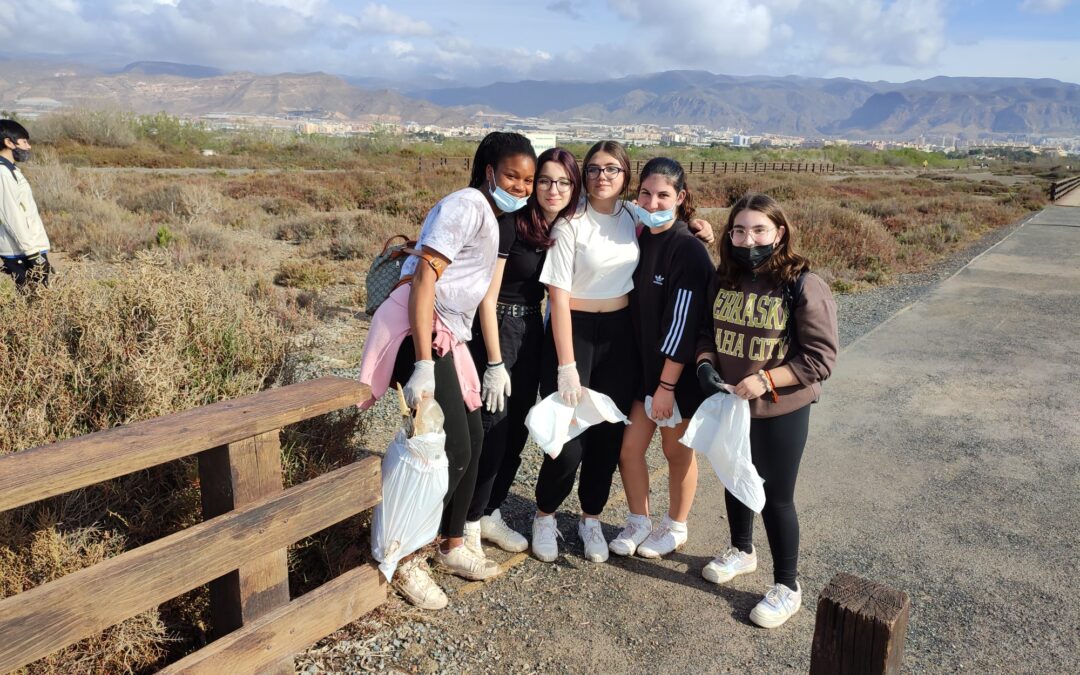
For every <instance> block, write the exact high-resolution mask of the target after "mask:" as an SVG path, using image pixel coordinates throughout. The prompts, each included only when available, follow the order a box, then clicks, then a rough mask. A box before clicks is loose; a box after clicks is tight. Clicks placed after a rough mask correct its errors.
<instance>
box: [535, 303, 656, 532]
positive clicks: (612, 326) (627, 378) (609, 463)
mask: <svg viewBox="0 0 1080 675" xmlns="http://www.w3.org/2000/svg"><path fill="white" fill-rule="evenodd" d="M570 322H571V326H572V328H573V336H574V358H575V360H576V362H577V370H578V375H579V376H580V377H581V386H582V387H588V388H589V389H592V390H594V391H598V392H600V393H601V394H607V395H608V396H610V397H611V399H612V400H613V401H614V402H615V405H616V406H618V408H619V410H621V411H622V412H623V413H624V414H629V412H630V404H631V403H632V402H633V400H634V394H635V393H636V392H637V380H638V375H639V373H638V371H639V370H640V368H639V367H638V355H637V346H636V345H635V343H634V330H633V326H632V325H631V323H630V310H629V309H620V310H618V311H615V312H602V313H594V312H576V311H572V312H570ZM557 369H558V358H557V357H556V354H555V340H554V337H553V336H552V334H551V328H550V326H549V327H548V331H547V334H546V336H545V343H544V358H543V370H542V371H541V376H540V395H541V396H547V395H549V394H551V393H553V392H555V391H558V385H557V384H556V376H557ZM624 428H625V425H624V424H622V423H610V422H602V423H600V424H597V425H595V426H591V427H589V428H588V429H586V430H585V432H584V433H582V434H581V435H580V436H578V437H577V438H574V439H572V440H570V441H567V443H566V445H564V446H563V449H562V452H561V453H559V456H558V457H557V458H555V459H552V458H551V457H550V456H548V455H545V456H544V463H543V464H542V465H541V466H540V476H539V478H538V479H537V481H536V508H537V509H539V510H540V511H541V512H543V513H554V512H555V511H556V510H557V509H558V508H559V506H560V505H562V503H563V500H565V499H566V498H567V497H568V496H569V495H570V491H571V490H573V489H574V475H575V474H576V473H577V470H578V467H579V466H580V467H581V478H580V480H579V481H578V498H579V500H580V501H581V510H582V512H584V513H588V514H590V515H599V514H600V513H601V512H603V510H604V506H606V505H607V500H608V497H609V496H610V494H611V479H612V476H614V475H615V469H616V468H618V466H619V449H620V448H621V447H622V437H623V429H624Z"/></svg>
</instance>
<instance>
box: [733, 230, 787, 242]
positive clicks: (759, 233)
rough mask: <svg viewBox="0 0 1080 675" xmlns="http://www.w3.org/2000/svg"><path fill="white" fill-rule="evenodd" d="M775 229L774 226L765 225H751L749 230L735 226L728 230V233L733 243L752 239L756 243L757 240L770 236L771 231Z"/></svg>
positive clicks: (763, 239)
mask: <svg viewBox="0 0 1080 675" xmlns="http://www.w3.org/2000/svg"><path fill="white" fill-rule="evenodd" d="M776 230H777V228H775V227H765V226H760V227H751V228H750V229H749V230H744V229H742V228H739V227H736V228H734V229H732V230H731V232H729V233H728V234H729V235H731V241H732V243H735V244H738V243H741V242H746V241H752V242H754V243H757V242H759V241H765V240H766V239H768V238H769V237H771V236H772V235H773V233H774V232H776Z"/></svg>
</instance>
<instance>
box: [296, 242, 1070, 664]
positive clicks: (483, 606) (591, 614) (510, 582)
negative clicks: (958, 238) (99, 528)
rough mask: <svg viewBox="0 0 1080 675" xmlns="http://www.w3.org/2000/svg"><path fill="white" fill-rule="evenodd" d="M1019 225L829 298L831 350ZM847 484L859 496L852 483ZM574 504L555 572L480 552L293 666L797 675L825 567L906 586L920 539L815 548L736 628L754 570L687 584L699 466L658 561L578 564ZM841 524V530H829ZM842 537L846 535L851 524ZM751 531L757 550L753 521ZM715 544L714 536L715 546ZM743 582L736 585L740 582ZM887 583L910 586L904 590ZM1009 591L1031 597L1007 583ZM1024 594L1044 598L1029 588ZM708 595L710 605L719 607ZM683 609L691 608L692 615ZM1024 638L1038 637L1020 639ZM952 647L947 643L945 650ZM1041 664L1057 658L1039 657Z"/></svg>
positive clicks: (526, 468) (706, 508)
mask: <svg viewBox="0 0 1080 675" xmlns="http://www.w3.org/2000/svg"><path fill="white" fill-rule="evenodd" d="M1019 226H1020V224H1017V225H1014V226H1010V227H1006V228H1004V229H1001V230H998V231H994V232H992V233H989V234H987V235H986V236H984V237H983V238H982V239H981V240H980V241H978V242H976V243H975V244H973V245H972V246H970V247H968V248H967V249H965V250H963V251H961V252H958V253H956V254H955V255H953V256H951V257H950V258H949V259H947V260H946V261H944V262H942V263H941V264H939V265H938V266H936V267H935V268H934V269H933V270H931V271H928V272H925V273H921V274H912V275H904V276H903V277H901V278H900V279H898V280H897V283H895V284H893V285H890V286H887V287H882V288H878V289H875V290H872V291H869V292H865V293H860V294H857V295H845V296H840V297H839V298H838V301H839V316H840V334H841V342H842V344H843V345H844V346H847V345H851V344H852V343H853V342H854V341H856V340H857V339H858V338H860V337H861V336H863V335H866V334H867V333H868V332H869V331H871V330H872V329H873V328H875V327H876V326H878V325H880V324H881V323H882V322H883V321H884V320H886V319H887V318H889V317H891V316H893V315H895V314H896V313H897V312H899V311H901V310H903V309H904V308H906V307H908V306H910V305H911V304H912V303H914V302H915V301H917V300H918V299H920V298H921V297H923V296H924V295H926V294H927V293H928V292H929V291H931V290H932V289H933V288H934V287H935V286H936V285H937V284H939V283H940V282H941V281H942V280H944V279H947V278H949V277H950V276H952V275H953V274H955V273H956V272H957V271H958V270H959V269H961V268H962V267H964V265H965V264H967V263H968V262H969V261H970V260H971V259H973V258H974V257H976V256H978V255H979V254H980V253H982V252H983V251H985V250H987V249H988V248H990V247H992V246H993V245H994V244H996V243H998V242H999V241H1001V240H1002V239H1003V238H1005V237H1006V236H1008V235H1009V234H1010V233H1012V232H1013V231H1014V230H1015V229H1016V228H1017V227H1019ZM341 365H343V362H342V361H341V360H336V361H335V360H330V361H327V362H324V363H320V362H315V363H313V364H310V368H311V370H312V372H326V371H327V370H330V371H331V372H333V373H334V374H338V375H342V376H355V372H356V371H355V369H353V368H345V367H333V366H341ZM369 414H370V415H371V416H372V420H373V421H372V423H371V424H370V426H369V428H368V431H367V435H366V437H365V439H364V445H365V446H367V447H369V448H376V449H381V448H382V447H385V444H386V442H387V441H388V440H389V437H390V435H391V434H392V433H393V432H394V430H395V428H396V424H397V420H398V416H397V410H396V404H394V403H393V400H392V397H384V400H382V401H380V402H379V403H378V404H377V405H376V406H375V408H373V409H372V411H371V412H370V413H369ZM928 433H929V432H928ZM809 453H810V449H809V448H808V454H809ZM972 453H973V455H972V456H973V457H974V456H976V455H977V454H978V453H976V452H975V451H974V450H972ZM540 458H541V453H540V451H539V449H538V448H536V447H535V446H534V445H532V444H531V443H530V445H529V446H528V447H526V449H525V451H524V453H523V460H524V461H523V463H522V468H521V470H520V471H519V473H518V478H517V482H516V484H515V486H514V489H513V492H512V494H511V496H510V497H509V499H508V500H507V503H506V504H505V505H504V507H503V515H504V517H505V518H506V520H507V521H508V522H509V523H510V525H511V526H512V527H514V528H515V529H517V530H518V531H520V532H525V533H528V531H529V527H530V523H531V516H532V512H533V508H534V506H533V502H532V494H531V491H532V486H533V485H534V484H535V480H536V475H537V472H538V470H539V465H540ZM648 460H649V463H650V469H651V470H655V471H656V473H655V474H654V476H655V479H654V485H653V495H654V499H655V501H656V503H655V504H654V512H655V513H663V511H664V510H665V509H666V489H664V487H665V484H666V479H665V477H664V474H663V471H664V468H663V458H662V454H661V453H660V452H659V449H658V448H657V447H653V448H651V449H650V452H649V455H648ZM973 461H974V460H973ZM852 470H853V471H854V470H855V468H854V467H852ZM867 470H872V468H867ZM706 474H708V475H706ZM962 479H963V477H962V476H956V475H954V476H952V478H951V479H950V477H949V476H947V475H945V476H941V477H939V478H938V479H936V480H938V481H939V483H940V485H939V487H940V488H941V489H954V487H955V486H954V485H952V484H950V483H949V481H950V480H953V481H959V480H962ZM714 483H716V485H713V484H714ZM853 489H855V490H857V491H859V490H861V489H862V488H860V487H855V488H853ZM894 489H899V488H894ZM802 490H803V488H800V500H802V499H803V498H802V496H801V494H802ZM612 495H613V498H612V501H611V504H610V506H609V508H608V510H607V511H606V512H605V517H604V520H605V534H606V535H607V536H608V538H609V539H610V538H611V537H612V536H613V535H614V534H615V533H616V532H617V530H618V523H620V522H621V520H622V518H623V517H624V514H625V502H624V501H623V499H622V487H621V484H619V481H618V476H616V484H615V486H614V487H613V490H612ZM808 501H809V500H808ZM929 503H930V502H927V504H929ZM577 508H578V505H577V503H576V497H575V496H572V497H571V498H570V499H568V500H567V503H566V504H564V505H563V509H562V511H561V512H560V513H559V514H558V520H559V524H560V530H561V531H562V532H563V534H564V536H566V541H565V542H560V547H561V551H562V553H563V555H561V556H560V558H559V559H558V560H557V561H556V562H555V563H554V564H544V563H540V562H538V561H535V560H533V559H531V558H526V559H524V560H520V559H515V558H513V557H512V556H511V555H510V554H506V553H503V552H501V551H491V549H488V550H489V551H490V555H491V557H493V558H495V559H496V560H499V561H500V562H504V563H506V562H510V563H514V564H513V566H511V567H510V568H509V570H508V571H507V573H506V574H504V575H503V576H501V577H499V578H498V579H497V580H495V581H494V582H491V583H488V584H483V585H481V584H467V583H465V582H462V581H461V580H459V579H457V578H455V577H451V576H447V575H443V574H441V573H438V572H436V574H435V576H436V580H437V581H438V582H439V583H440V584H441V585H443V587H444V588H445V589H446V590H447V592H448V593H449V594H450V596H451V605H450V607H449V608H448V609H447V610H444V611H442V612H435V613H422V612H418V611H416V610H415V609H413V608H411V607H409V606H407V605H406V604H405V603H404V602H403V601H402V600H401V599H400V598H399V597H398V596H397V595H396V594H393V593H391V597H390V601H389V603H388V605H387V606H386V607H385V608H384V609H382V610H380V611H379V612H378V613H377V614H376V615H374V616H371V617H367V618H365V620H363V621H361V622H358V623H357V624H353V625H352V626H350V627H346V629H343V630H342V631H339V632H338V633H336V634H335V635H334V636H331V638H328V639H327V640H324V641H323V642H321V643H319V644H318V645H316V646H315V647H314V648H312V649H311V650H309V651H308V652H306V653H305V654H304V655H302V656H301V657H300V658H298V659H297V667H298V670H299V671H301V672H357V671H379V672H428V673H433V672H448V673H467V672H468V673H472V672H544V673H569V672H580V671H583V670H592V671H596V672H613V671H626V670H631V669H635V670H637V669H638V667H637V665H638V664H644V663H650V662H652V663H653V665H654V666H655V668H654V669H655V670H657V671H661V672H721V671H723V672H727V671H728V670H729V669H730V671H731V672H736V671H753V672H759V671H769V672H777V671H781V672H783V671H794V670H802V671H803V672H805V668H806V664H807V658H808V654H809V640H808V638H807V635H808V634H809V633H812V631H813V605H814V603H815V600H814V598H816V594H817V592H818V591H820V589H821V587H822V586H823V585H824V584H825V583H826V582H827V581H828V578H829V577H831V575H832V573H833V572H835V571H837V570H846V571H851V572H853V573H856V574H863V575H865V576H868V577H869V578H878V579H880V578H890V577H889V575H886V574H884V573H883V571H882V568H881V566H882V565H884V564H885V563H884V562H882V559H881V558H882V556H884V558H885V559H888V560H889V561H890V563H889V564H890V565H894V566H895V567H897V568H899V569H900V570H902V571H903V572H905V574H902V575H900V580H899V582H900V583H908V584H916V581H913V580H912V579H911V578H910V575H914V576H915V577H916V578H917V576H918V574H917V572H918V567H919V561H918V558H917V556H916V557H915V559H910V557H909V558H907V559H904V557H905V556H906V555H907V554H906V553H905V551H904V542H910V541H913V540H917V539H918V538H919V537H920V536H923V535H922V534H921V533H919V532H917V531H916V530H915V529H913V527H912V526H911V524H910V522H909V521H908V520H906V519H904V518H900V519H899V520H898V525H897V531H896V532H894V533H893V535H894V536H895V537H897V538H898V539H897V542H899V543H896V544H895V548H889V549H888V550H887V551H886V552H885V553H881V552H875V553H874V554H873V555H869V554H868V553H867V552H866V551H864V550H863V547H861V546H860V545H859V543H857V544H855V545H854V546H853V545H852V543H851V541H850V540H844V542H838V543H837V544H836V545H835V546H825V545H823V546H822V547H821V550H820V552H817V551H816V552H815V556H816V559H815V560H812V561H808V562H807V564H805V565H803V569H802V570H801V576H802V580H803V582H802V583H803V584H804V586H805V587H806V588H808V589H809V590H808V591H807V593H806V594H805V596H804V603H805V604H806V605H807V607H805V608H804V611H802V612H800V613H799V614H797V615H796V616H795V617H794V618H793V619H792V621H791V622H790V623H789V626H790V627H792V628H790V629H789V627H785V628H784V629H781V630H777V631H761V630H756V629H753V628H751V627H749V624H747V622H746V615H747V614H748V612H749V610H750V608H751V607H752V606H753V604H754V603H756V602H757V600H758V599H759V598H760V594H761V592H762V590H763V588H764V586H763V584H764V583H765V582H766V579H765V578H762V577H761V572H760V571H759V573H758V574H757V575H756V576H757V577H759V578H756V579H753V580H751V577H753V576H755V575H749V576H747V577H740V578H738V579H736V580H735V582H733V583H731V584H729V585H726V586H724V587H720V588H717V587H714V586H712V585H711V584H708V583H706V582H704V581H703V580H702V579H701V578H700V576H699V572H700V569H701V567H702V566H703V565H704V564H705V563H706V562H707V561H708V560H709V559H710V558H711V557H712V555H715V554H716V553H717V552H719V550H720V549H722V547H723V545H726V525H724V524H723V523H722V520H721V521H719V522H715V521H716V518H717V517H718V518H720V519H722V518H723V516H722V514H723V512H724V511H723V499H722V491H721V490H719V489H718V482H717V481H716V480H715V476H713V475H712V472H711V470H710V469H709V468H708V467H707V466H704V467H702V469H701V486H700V487H699V494H698V499H697V502H696V504H695V508H694V514H719V515H718V516H715V517H712V518H713V522H712V523H711V524H709V525H708V526H707V527H706V526H702V527H699V528H698V530H699V532H703V533H705V534H706V537H704V538H705V539H707V541H695V538H694V537H693V536H692V537H691V543H692V544H694V545H691V544H688V545H687V548H686V549H684V550H682V551H680V552H677V553H676V554H674V555H672V556H670V557H669V558H668V559H665V560H663V561H659V562H652V561H648V562H646V561H641V560H640V559H630V560H616V559H615V558H614V557H613V559H612V562H611V563H609V564H607V565H595V564H591V563H588V562H586V561H584V560H583V558H582V549H581V544H580V542H579V541H578V540H577V537H576V533H575V528H574V523H575V522H576V516H575V515H574V514H575V513H576V512H577ZM925 508H927V506H926V504H923V507H922V508H919V509H918V511H919V513H920V516H927V515H928V514H926V513H925ZM934 508H937V507H936V506H935V507H934ZM694 514H692V516H691V527H692V528H694V527H697V525H696V524H695V517H701V516H695V515H694ZM805 515H806V517H815V518H820V517H821V516H820V514H816V513H815V510H814V508H813V504H811V508H810V509H808V511H807V513H806V514H805ZM822 522H824V520H822ZM969 525H970V524H957V525H956V526H955V531H954V532H952V533H951V534H952V536H954V537H958V538H964V537H966V538H968V539H972V538H974V539H978V538H979V536H980V535H979V534H978V529H979V528H972V527H970V526H969ZM983 525H985V523H984V524H983ZM840 528H841V529H844V528H843V526H842V524H841V525H840ZM808 529H809V528H808ZM845 531H846V530H845ZM852 531H855V532H857V528H853V529H852ZM987 531H989V530H987ZM863 534H869V533H863ZM757 536H758V537H759V539H760V541H764V533H763V532H762V531H761V527H760V523H759V525H758V533H757ZM805 537H806V533H804V538H805ZM1001 537H1003V538H1004V539H1003V540H1002V541H1000V542H999V543H1000V544H1001V545H1012V544H1017V545H1019V544H1022V542H1019V543H1018V542H1013V541H1010V540H1009V539H1008V537H1007V536H1006V535H1005V534H1001ZM720 538H722V539H723V541H719V539H720ZM823 538H824V537H823ZM860 543H861V542H860ZM897 549H899V550H897ZM519 558H520V557H519ZM898 558H899V559H901V560H898ZM759 561H760V562H759V570H760V569H764V570H768V569H771V559H770V557H769V554H768V550H767V547H765V546H763V547H761V548H760V549H759ZM889 569H890V571H892V568H889ZM958 574H959V573H958ZM744 579H745V580H747V581H746V583H739V582H741V581H743V580H744ZM631 580H633V583H630V581H631ZM898 587H900V588H911V587H912V585H898ZM948 588H954V587H953V586H949V587H948ZM662 589H676V590H675V591H668V590H662ZM954 590H955V591H956V592H958V593H968V594H970V593H971V592H972V589H971V588H970V587H968V586H964V587H962V588H961V587H959V586H956V587H955V588H954ZM1015 590H1016V591H1017V592H1019V591H1021V590H1025V591H1026V590H1031V589H1030V588H1028V587H1024V586H1023V584H1019V583H1018V584H1017V586H1016V588H1015ZM1035 592H1036V594H1038V595H1041V596H1042V597H1047V598H1048V597H1049V596H1047V594H1046V593H1045V591H1043V590H1041V589H1036V590H1035ZM715 599H720V600H721V601H722V608H721V609H719V610H718V609H717V607H716V603H715V602H714V600H715ZM967 599H968V600H970V597H967ZM913 601H914V602H915V603H916V605H919V604H920V603H927V604H931V605H932V604H933V602H931V600H930V598H928V597H927V596H925V595H919V594H916V595H914V596H913ZM701 603H704V604H701ZM945 606H946V607H947V606H948V603H945ZM695 607H697V608H700V611H701V614H700V615H699V614H698V612H696V611H695ZM982 610H983V611H987V612H1000V606H998V605H995V606H993V607H989V606H987V607H983V608H982ZM942 611H946V610H944V609H943V610H942ZM660 617H662V619H661V618H660ZM702 622H712V623H716V624H717V626H716V628H715V631H709V630H703V626H702V625H701V624H702ZM706 628H707V627H706ZM976 628H977V625H973V624H970V622H969V623H968V624H967V625H966V626H964V625H962V626H961V627H960V628H959V632H958V629H957V628H956V627H955V626H954V627H951V628H950V629H949V630H946V631H943V633H942V634H941V635H935V634H934V633H933V630H934V629H933V628H928V629H927V630H926V631H920V630H919V623H918V620H917V619H913V630H912V631H911V633H910V634H909V651H910V650H911V649H912V647H914V648H917V649H918V650H919V652H920V654H926V653H931V654H935V653H936V654H943V655H944V654H947V653H948V650H949V648H950V641H957V640H962V639H963V631H964V630H969V631H976ZM1075 630H1076V629H1075V626H1074V628H1073V631H1074V632H1075ZM976 632H977V631H976ZM552 635H559V636H560V638H559V640H558V642H557V643H553V640H552V639H551V636H552ZM687 636H695V637H694V639H701V638H700V636H705V639H706V640H707V641H706V642H705V643H703V644H702V645H701V648H700V649H696V648H693V647H691V648H690V649H686V648H685V645H683V649H682V650H680V653H677V654H676V653H673V651H672V650H671V648H670V646H671V645H672V644H679V643H680V641H681V640H685V639H687ZM1018 639H1023V638H1018ZM1028 639H1030V640H1039V639H1044V638H1043V637H1039V636H1031V637H1029V638H1028ZM1074 639H1075V635H1074ZM1032 644H1035V643H1034V642H1032ZM952 646H953V647H955V643H953V644H952ZM703 654H722V655H723V661H722V662H720V661H717V660H716V659H714V658H712V657H710V658H709V659H705V660H702V655H703ZM657 659H660V660H659V661H658V660H657ZM1048 663H1050V664H1053V663H1060V662H1059V661H1055V660H1053V659H1051V660H1050V661H1049V662H1048ZM907 667H908V669H910V670H915V671H920V672H940V671H943V670H949V671H953V670H959V669H960V668H957V667H956V664H952V665H951V666H950V661H949V660H948V659H947V658H946V659H944V660H940V661H934V660H933V659H928V658H926V657H925V656H923V657H921V658H919V659H917V660H916V661H914V665H913V661H912V660H911V659H909V661H908V663H907Z"/></svg>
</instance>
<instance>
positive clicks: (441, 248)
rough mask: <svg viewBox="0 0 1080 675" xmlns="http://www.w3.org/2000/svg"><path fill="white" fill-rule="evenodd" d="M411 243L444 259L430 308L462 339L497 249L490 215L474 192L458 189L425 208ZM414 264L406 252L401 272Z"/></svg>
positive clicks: (469, 334) (495, 223) (468, 335)
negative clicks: (433, 308)
mask: <svg viewBox="0 0 1080 675" xmlns="http://www.w3.org/2000/svg"><path fill="white" fill-rule="evenodd" d="M417 246H418V247H419V248H421V249H430V250H435V251H438V252H439V253H441V254H443V255H444V256H446V257H447V259H449V260H450V263H451V264H450V265H448V266H447V268H446V270H445V271H444V272H443V275H442V276H441V277H440V278H439V280H438V281H436V282H435V311H436V312H437V313H438V315H439V318H440V319H442V321H443V323H444V324H446V327H447V328H449V329H450V332H452V333H453V334H454V337H456V338H457V339H458V340H461V341H462V342H468V341H469V338H471V337H472V325H473V316H474V315H475V314H476V308H477V307H478V306H479V305H480V301H481V300H482V299H483V298H484V294H485V293H487V289H488V286H490V285H491V277H492V275H493V273H494V271H495V259H496V257H497V256H498V253H499V223H498V221H496V220H495V213H494V212H493V211H492V210H491V206H490V205H489V204H488V201H487V199H486V198H485V197H484V195H483V194H481V193H480V191H479V190H475V189H473V188H465V189H463V190H458V191H457V192H454V193H452V194H449V195H447V196H445V197H443V198H442V200H440V201H439V203H438V204H436V205H435V208H433V209H431V211H429V212H428V214H427V217H426V218H424V224H423V226H422V227H421V228H420V238H419V239H418V240H417ZM420 262H422V261H421V260H420V259H419V258H417V257H416V256H409V259H408V260H406V261H405V264H404V265H403V266H402V268H401V274H402V276H404V275H406V274H415V273H416V265H417V264H418V263H420ZM424 264H425V265H426V264H427V263H424Z"/></svg>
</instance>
